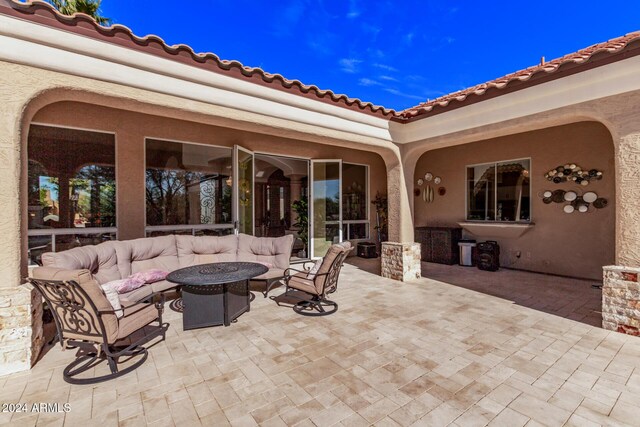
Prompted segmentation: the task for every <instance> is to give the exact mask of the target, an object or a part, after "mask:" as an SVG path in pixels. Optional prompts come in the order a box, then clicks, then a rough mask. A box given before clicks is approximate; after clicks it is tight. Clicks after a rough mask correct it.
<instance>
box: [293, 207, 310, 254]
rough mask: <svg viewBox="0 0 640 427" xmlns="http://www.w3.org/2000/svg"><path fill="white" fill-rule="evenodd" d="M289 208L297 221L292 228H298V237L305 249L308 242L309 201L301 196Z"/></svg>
mask: <svg viewBox="0 0 640 427" xmlns="http://www.w3.org/2000/svg"><path fill="white" fill-rule="evenodd" d="M291 207H292V208H293V210H294V211H295V212H296V214H297V215H298V221H297V222H296V223H295V224H293V226H294V227H298V228H299V231H298V236H299V237H300V240H302V243H304V246H305V248H306V247H307V242H308V241H309V201H308V200H307V197H306V196H302V198H301V199H300V200H296V201H295V202H293V203H292V204H291Z"/></svg>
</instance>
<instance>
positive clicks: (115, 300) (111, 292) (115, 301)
mask: <svg viewBox="0 0 640 427" xmlns="http://www.w3.org/2000/svg"><path fill="white" fill-rule="evenodd" d="M112 283H113V282H109V283H105V284H104V285H101V287H102V291H103V292H104V295H105V296H106V297H107V300H109V303H110V304H111V307H113V309H114V310H115V312H116V317H117V318H120V317H122V316H123V315H124V311H123V310H122V304H120V298H119V297H118V292H117V291H116V290H115V289H114V287H113V286H112V285H111V284H112Z"/></svg>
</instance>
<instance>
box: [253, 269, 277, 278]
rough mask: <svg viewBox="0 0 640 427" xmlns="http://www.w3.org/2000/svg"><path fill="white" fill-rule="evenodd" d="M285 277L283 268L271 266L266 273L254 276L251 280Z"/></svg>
mask: <svg viewBox="0 0 640 427" xmlns="http://www.w3.org/2000/svg"><path fill="white" fill-rule="evenodd" d="M282 277H284V270H283V269H281V268H270V269H269V271H267V272H266V273H264V274H261V275H259V276H256V277H254V278H253V279H251V280H274V279H280V278H282Z"/></svg>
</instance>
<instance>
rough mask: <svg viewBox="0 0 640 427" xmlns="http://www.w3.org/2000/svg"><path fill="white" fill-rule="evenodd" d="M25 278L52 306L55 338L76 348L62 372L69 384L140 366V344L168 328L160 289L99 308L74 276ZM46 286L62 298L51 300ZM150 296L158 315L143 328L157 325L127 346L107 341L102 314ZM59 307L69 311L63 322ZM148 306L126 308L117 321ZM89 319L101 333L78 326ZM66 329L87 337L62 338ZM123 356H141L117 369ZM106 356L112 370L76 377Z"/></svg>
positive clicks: (102, 378)
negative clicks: (84, 303) (111, 307)
mask: <svg viewBox="0 0 640 427" xmlns="http://www.w3.org/2000/svg"><path fill="white" fill-rule="evenodd" d="M28 281H29V282H30V283H31V284H32V285H33V286H34V287H35V288H36V289H37V290H38V292H40V294H41V295H42V297H43V298H44V300H45V301H46V302H47V304H48V305H49V307H50V309H51V313H52V314H53V318H54V320H55V323H56V334H57V340H58V341H59V342H60V344H61V345H62V347H63V348H77V349H78V351H77V353H76V360H74V361H73V362H71V363H70V364H69V365H67V367H66V368H65V369H64V370H63V373H62V376H63V378H64V380H65V381H66V382H68V383H70V384H95V383H98V382H103V381H107V380H111V379H114V378H117V377H120V376H122V375H125V374H127V373H129V372H131V371H133V370H135V369H136V368H138V367H139V366H141V365H142V364H143V363H144V362H145V361H146V360H147V357H148V352H147V348H145V347H143V346H142V345H143V344H146V343H148V342H150V341H151V340H153V339H155V338H157V337H159V336H162V339H161V341H164V340H165V338H166V332H167V329H168V328H169V324H168V323H163V322H162V312H163V310H164V302H165V301H164V294H163V293H162V292H156V293H153V294H151V295H148V296H147V297H145V298H144V299H143V300H140V301H137V302H136V303H134V304H131V305H129V306H123V307H122V309H121V310H98V308H97V307H96V305H95V303H94V302H93V300H92V299H91V297H90V296H89V294H88V293H87V292H86V291H85V290H84V289H83V288H82V286H80V285H79V284H78V283H77V282H76V281H74V280H69V281H63V280H41V279H33V278H29V279H28ZM46 287H50V288H51V287H53V288H54V289H55V291H52V293H56V294H58V295H60V298H61V301H60V302H54V301H52V299H51V298H50V297H49V295H47V292H45V291H43V288H46ZM69 290H71V291H72V293H73V292H77V293H78V294H79V295H80V297H81V301H82V299H83V300H85V301H87V303H88V305H89V307H85V306H80V305H79V304H77V303H76V301H72V300H70V299H69V298H68V296H69V295H68V293H69ZM65 294H66V296H65ZM156 296H158V297H159V298H158V299H156ZM152 299H156V302H155V303H154V305H155V307H156V309H157V310H158V317H157V319H155V320H153V321H151V322H149V323H148V324H147V325H145V326H143V328H144V327H146V326H149V325H150V324H151V323H153V322H155V321H157V322H158V326H157V327H156V326H155V325H154V329H153V330H152V331H151V332H149V333H147V334H145V335H144V336H142V337H141V338H140V339H138V340H137V341H135V342H133V343H131V344H129V345H126V347H124V346H116V345H115V344H117V342H118V341H116V342H114V343H113V344H109V340H108V337H107V335H106V334H107V332H106V328H105V325H104V322H103V319H102V316H103V315H107V314H112V315H114V316H115V315H116V312H117V311H123V312H124V310H125V309H127V308H129V307H132V306H133V305H135V304H138V303H140V302H143V301H147V300H152ZM58 307H62V309H63V310H64V311H65V312H66V313H67V314H66V315H65V317H67V315H68V317H67V320H68V322H63V321H62V320H61V319H60V314H59V313H58V310H57V308H58ZM147 307H148V306H141V307H140V308H139V309H137V310H134V311H132V312H128V313H126V314H125V315H123V316H122V317H120V318H119V319H118V321H121V319H124V318H126V317H129V316H132V315H134V314H136V313H138V312H139V311H141V310H144V309H146V308H147ZM89 310H91V311H93V313H94V314H95V321H97V325H96V324H95V321H94V318H93V317H94V316H91V313H90V311H89ZM80 311H85V312H86V313H87V314H88V315H89V316H88V317H83V316H79V315H78V312H80ZM88 321H91V322H92V323H94V324H92V325H91V326H92V327H93V328H95V329H97V330H99V331H100V333H87V332H83V331H82V330H81V327H82V325H83V324H84V323H85V322H88ZM63 323H65V324H66V326H65V325H63ZM69 323H71V324H72V323H75V324H76V326H77V328H76V329H75V330H74V329H72V328H69V326H70V325H69ZM140 329H142V328H138V329H137V330H136V331H134V332H133V333H135V332H137V331H139V330H140ZM65 333H73V334H78V335H85V336H86V337H87V339H86V340H82V339H77V338H65ZM133 333H132V334H133ZM126 356H131V357H134V356H140V359H139V360H138V361H136V362H135V363H133V364H132V365H131V366H127V367H126V368H125V369H122V370H120V369H118V362H119V358H121V357H126ZM105 359H106V361H107V363H108V365H109V369H110V370H111V374H107V375H101V376H97V377H90V378H76V376H77V375H79V374H81V373H83V372H86V371H88V370H90V369H92V368H93V367H95V366H96V365H98V364H99V363H100V362H102V361H103V360H105Z"/></svg>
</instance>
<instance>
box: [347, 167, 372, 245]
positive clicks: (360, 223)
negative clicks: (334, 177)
mask: <svg viewBox="0 0 640 427" xmlns="http://www.w3.org/2000/svg"><path fill="white" fill-rule="evenodd" d="M368 175H369V168H368V166H366V165H356V164H351V163H343V164H342V233H343V238H344V239H345V240H352V239H368V238H369V198H368V194H369V189H368V185H369V177H368Z"/></svg>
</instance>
